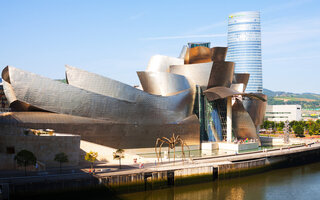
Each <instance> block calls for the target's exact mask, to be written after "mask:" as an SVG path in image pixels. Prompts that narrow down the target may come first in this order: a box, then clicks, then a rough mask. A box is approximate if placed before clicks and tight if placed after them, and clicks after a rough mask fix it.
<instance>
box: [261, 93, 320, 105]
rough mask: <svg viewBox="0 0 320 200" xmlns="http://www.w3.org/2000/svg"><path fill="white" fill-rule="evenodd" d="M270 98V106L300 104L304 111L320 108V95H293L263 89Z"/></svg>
mask: <svg viewBox="0 0 320 200" xmlns="http://www.w3.org/2000/svg"><path fill="white" fill-rule="evenodd" d="M263 93H264V94H266V95H267V96H268V104H269V105H285V104H288V105H292V104H300V105H302V108H303V109H316V108H320V94H315V93H291V92H283V91H272V90H268V89H263Z"/></svg>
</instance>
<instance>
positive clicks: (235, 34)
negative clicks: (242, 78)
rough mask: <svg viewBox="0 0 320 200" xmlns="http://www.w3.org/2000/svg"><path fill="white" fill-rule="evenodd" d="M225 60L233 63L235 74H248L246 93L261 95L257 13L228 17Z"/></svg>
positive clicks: (258, 17)
mask: <svg viewBox="0 0 320 200" xmlns="http://www.w3.org/2000/svg"><path fill="white" fill-rule="evenodd" d="M227 60H228V61H232V62H235V73H250V79H249V82H248V85H247V89H246V92H254V93H262V63H261V29H260V13H259V12H258V11H249V12H238V13H234V14H231V15H229V18H228V56H227Z"/></svg>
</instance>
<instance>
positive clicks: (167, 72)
mask: <svg viewBox="0 0 320 200" xmlns="http://www.w3.org/2000/svg"><path fill="white" fill-rule="evenodd" d="M227 50H228V48H227V47H214V48H208V47H206V46H197V45H195V47H192V48H188V47H184V48H183V50H182V53H181V55H180V57H179V58H174V57H169V56H162V55H155V56H152V57H151V59H150V60H149V63H148V66H147V69H146V71H139V72H137V75H138V77H139V79H140V82H141V86H142V89H143V90H140V89H137V88H134V87H132V86H130V85H127V84H124V83H121V82H119V81H116V80H112V79H110V78H107V77H104V76H101V75H98V74H95V73H92V72H87V71H85V70H81V69H78V68H75V67H72V66H68V65H67V66H66V80H67V84H65V83H62V82H59V81H55V80H51V79H49V78H45V77H42V76H39V75H36V74H33V73H29V72H26V71H23V70H20V69H17V68H14V67H11V66H7V67H5V68H4V69H3V71H2V79H3V87H4V92H5V94H6V96H7V98H8V102H9V103H10V107H11V108H12V109H14V110H15V111H19V112H12V113H7V114H2V115H0V129H1V128H3V127H7V126H18V127H23V128H41V129H46V128H50V129H54V130H55V131H57V132H63V133H73V134H78V135H81V138H82V139H83V140H86V141H90V142H93V143H97V144H101V145H105V146H109V147H112V148H142V147H153V146H154V144H155V141H156V138H160V137H170V136H171V135H172V133H175V134H176V135H180V136H181V138H182V139H183V140H184V141H185V142H186V143H187V144H188V145H200V139H201V141H222V140H223V139H224V136H225V135H226V119H227V117H226V113H227V107H226V106H227V104H226V102H227V101H226V99H228V102H231V101H230V98H232V99H233V102H234V104H233V105H232V107H230V108H232V113H233V116H232V120H233V126H232V128H233V130H234V137H236V138H238V139H240V138H252V139H257V138H258V136H257V134H256V131H255V130H256V127H257V126H259V125H260V124H261V123H262V121H261V119H263V114H264V109H265V101H266V99H265V97H264V96H263V95H259V94H255V93H245V92H244V90H245V87H246V85H247V83H248V78H249V74H243V73H242V74H240V73H234V63H233V62H226V61H225V58H226V55H227ZM228 105H231V104H228ZM30 111H32V112H30ZM228 111H230V109H229V110H228ZM228 116H230V115H228ZM261 117H262V118H261ZM229 118H230V117H229ZM228 130H229V129H228Z"/></svg>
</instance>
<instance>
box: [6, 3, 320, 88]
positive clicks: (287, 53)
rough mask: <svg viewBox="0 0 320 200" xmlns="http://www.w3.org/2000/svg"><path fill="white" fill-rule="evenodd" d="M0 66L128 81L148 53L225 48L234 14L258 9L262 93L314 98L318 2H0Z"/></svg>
mask: <svg viewBox="0 0 320 200" xmlns="http://www.w3.org/2000/svg"><path fill="white" fill-rule="evenodd" d="M0 9H1V12H0V13H1V14H0V15H1V18H0V33H1V39H0V45H1V48H0V66H1V67H2V68H3V67H5V66H7V65H11V66H14V67H18V68H21V69H24V70H27V71H30V72H33V73H37V74H40V75H43V76H46V77H49V78H53V79H57V78H64V65H65V64H68V65H72V66H75V67H78V68H82V69H85V70H88V71H91V72H96V73H99V74H102V75H104V76H107V77H110V78H113V79H116V80H119V81H122V82H125V83H128V84H130V85H133V84H139V80H138V77H137V75H136V71H143V70H145V69H146V66H147V63H148V60H149V58H150V57H151V56H152V55H154V54H163V55H169V56H178V55H179V53H180V50H181V47H182V46H183V45H184V44H186V43H187V42H202V41H209V42H211V46H227V18H228V15H229V14H231V13H233V12H239V11H251V10H258V11H260V12H261V26H262V62H263V66H262V68H263V78H264V80H263V83H264V88H268V89H271V90H277V91H279V90H282V91H289V92H315V93H320V64H319V61H320V12H319V11H320V1H317V0H313V1H312V0H304V1H302V0H290V1H281V0H268V1H256V0H255V1H243V0H242V1H239V0H238V1H230V0H228V1H213V0H211V1H200V0H199V1H187V0H184V1H173V0H171V1H138V0H137V1H97V0H91V1H81V0H76V1H72V0H61V1H60V0H54V1H49V0H47V1H45V0H38V1H33V0H28V1H22V0H21V1H14V0H0Z"/></svg>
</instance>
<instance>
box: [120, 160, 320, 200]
mask: <svg viewBox="0 0 320 200" xmlns="http://www.w3.org/2000/svg"><path fill="white" fill-rule="evenodd" d="M120 198H121V199H126V200H166V199H168V200H169V199H170V200H171V199H174V200H189V199H190V200H198V199H199V200H207V199H235V200H242V199H250V200H251V199H252V200H259V199H268V200H269V199H270V200H277V199H283V200H295V199H302V200H304V199H306V200H309V199H317V200H320V163H313V164H307V165H303V166H298V167H291V168H285V169H278V170H273V171H269V172H266V173H261V174H256V175H251V176H246V177H240V178H234V179H228V180H217V181H214V182H209V183H202V184H194V185H188V186H178V187H171V188H167V189H162V190H153V191H147V192H137V193H131V194H126V195H121V196H120Z"/></svg>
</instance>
